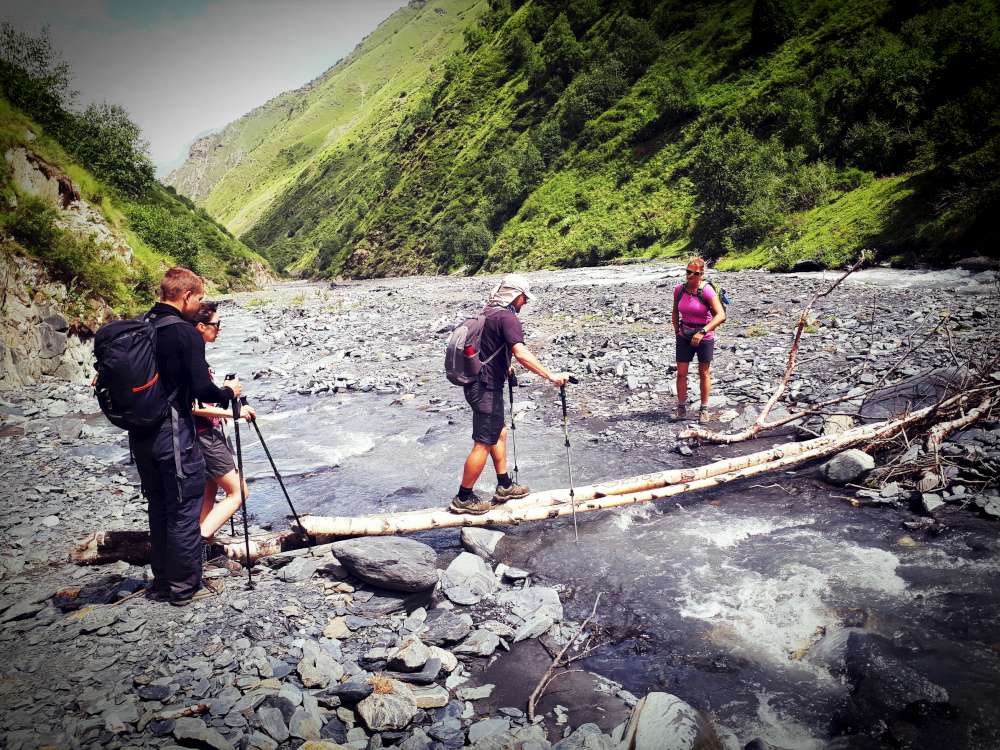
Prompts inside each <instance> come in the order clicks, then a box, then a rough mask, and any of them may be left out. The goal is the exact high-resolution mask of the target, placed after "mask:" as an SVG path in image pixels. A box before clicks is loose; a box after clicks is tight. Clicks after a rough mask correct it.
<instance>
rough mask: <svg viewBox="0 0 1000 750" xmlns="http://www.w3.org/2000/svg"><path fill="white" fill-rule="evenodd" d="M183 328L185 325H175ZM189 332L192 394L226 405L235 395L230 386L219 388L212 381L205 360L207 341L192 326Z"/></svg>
mask: <svg viewBox="0 0 1000 750" xmlns="http://www.w3.org/2000/svg"><path fill="white" fill-rule="evenodd" d="M175 327H176V328H182V327H184V326H175ZM186 333H187V353H188V361H187V371H188V374H189V375H190V377H191V396H192V397H194V398H196V399H198V400H199V401H202V402H205V401H208V402H210V403H213V404H219V405H221V406H222V407H225V406H226V405H227V404H228V403H229V402H230V401H231V400H232V399H233V398H234V397H235V396H236V394H235V393H234V392H233V390H232V389H231V388H229V387H228V386H226V387H223V388H219V387H218V386H217V385H216V384H215V383H214V382H212V376H211V374H210V373H209V371H208V362H206V361H205V341H204V339H202V337H201V336H200V335H199V334H198V332H197V331H196V330H195V329H194V327H193V326H192V327H190V330H189V331H187V332H186Z"/></svg>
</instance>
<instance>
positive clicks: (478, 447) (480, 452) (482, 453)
mask: <svg viewBox="0 0 1000 750" xmlns="http://www.w3.org/2000/svg"><path fill="white" fill-rule="evenodd" d="M490 447H491V446H489V445H486V444H485V443H473V444H472V450H471V451H469V457H468V458H466V459H465V466H464V467H463V468H462V486H463V487H468V488H470V489H471V488H472V487H475V486H476V481H477V480H478V479H479V475H480V474H482V473H483V468H484V467H485V466H486V459H487V458H488V457H489V455H490Z"/></svg>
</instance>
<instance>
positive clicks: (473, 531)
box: [462, 526, 505, 557]
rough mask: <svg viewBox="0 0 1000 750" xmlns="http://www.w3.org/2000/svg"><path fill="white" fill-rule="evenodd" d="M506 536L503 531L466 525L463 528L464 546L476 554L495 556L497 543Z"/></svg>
mask: <svg viewBox="0 0 1000 750" xmlns="http://www.w3.org/2000/svg"><path fill="white" fill-rule="evenodd" d="M504 536H505V534H504V533H503V532H502V531H493V530H492V529H478V528H475V527H473V526H464V527H463V528H462V546H463V547H465V549H466V550H468V551H469V552H471V553H472V554H474V555H479V556H480V557H493V552H494V550H496V548H497V544H499V543H500V540H501V539H503V538H504Z"/></svg>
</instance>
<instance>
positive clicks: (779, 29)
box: [750, 0, 796, 52]
mask: <svg viewBox="0 0 1000 750" xmlns="http://www.w3.org/2000/svg"><path fill="white" fill-rule="evenodd" d="M795 26H796V14H795V5H794V2H793V0H755V2H754V4H753V11H751V13H750V44H751V46H752V47H753V48H754V49H756V50H758V51H760V52H770V51H771V50H772V49H774V48H775V47H777V46H778V45H780V44H781V43H782V42H785V41H786V40H788V39H790V38H791V36H792V35H793V34H794V33H795Z"/></svg>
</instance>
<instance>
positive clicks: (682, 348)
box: [677, 336, 715, 365]
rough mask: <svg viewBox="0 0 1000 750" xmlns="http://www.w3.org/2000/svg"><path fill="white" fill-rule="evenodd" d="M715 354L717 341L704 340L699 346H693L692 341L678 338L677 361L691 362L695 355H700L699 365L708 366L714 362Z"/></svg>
mask: <svg viewBox="0 0 1000 750" xmlns="http://www.w3.org/2000/svg"><path fill="white" fill-rule="evenodd" d="M714 353H715V339H702V340H701V343H700V344H698V346H691V339H689V338H685V337H684V336H678V337H677V361H678V362H690V361H691V360H692V359H694V355H695V354H697V355H698V362H699V364H703V365H707V364H708V363H709V362H711V361H712V355H713V354H714Z"/></svg>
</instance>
